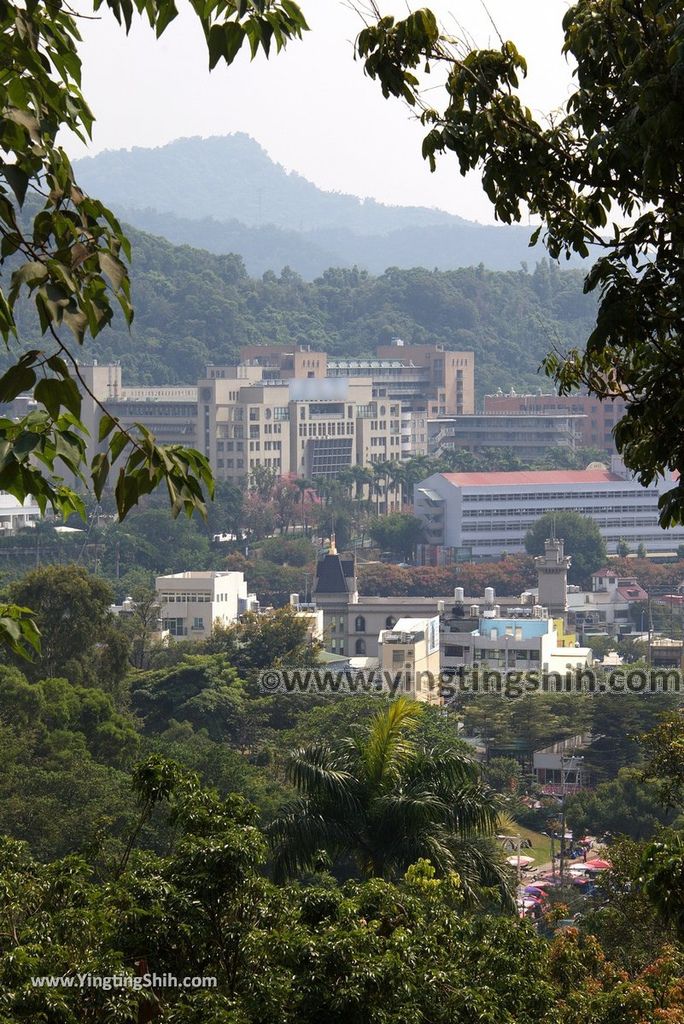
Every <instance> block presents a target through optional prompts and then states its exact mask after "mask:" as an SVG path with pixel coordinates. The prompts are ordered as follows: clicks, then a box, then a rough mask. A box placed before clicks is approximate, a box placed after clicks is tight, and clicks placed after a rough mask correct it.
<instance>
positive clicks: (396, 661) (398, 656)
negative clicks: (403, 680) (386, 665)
mask: <svg viewBox="0 0 684 1024" xmlns="http://www.w3.org/2000/svg"><path fill="white" fill-rule="evenodd" d="M392 664H393V665H403V664H404V651H403V649H399V650H398V651H392Z"/></svg>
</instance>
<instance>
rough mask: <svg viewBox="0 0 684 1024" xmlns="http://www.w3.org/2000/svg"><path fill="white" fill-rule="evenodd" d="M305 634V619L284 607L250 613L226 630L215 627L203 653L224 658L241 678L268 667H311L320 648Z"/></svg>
mask: <svg viewBox="0 0 684 1024" xmlns="http://www.w3.org/2000/svg"><path fill="white" fill-rule="evenodd" d="M307 630H308V625H307V621H306V619H304V618H303V617H302V616H299V615H297V612H296V610H295V609H294V608H292V607H291V606H290V605H286V606H285V607H284V608H278V609H276V610H275V611H273V612H270V613H269V614H267V615H257V614H255V613H254V612H250V613H248V614H247V615H244V616H243V617H242V618H241V620H240V621H239V622H235V623H233V624H232V625H230V626H217V627H216V628H215V629H214V632H213V633H212V636H211V638H210V639H209V640H207V641H205V642H204V644H203V649H204V650H206V651H212V652H220V653H221V654H223V655H225V657H226V658H227V659H228V661H229V662H230V664H231V665H232V666H233V667H234V668H235V669H236V671H237V672H238V674H239V675H240V676H242V677H246V676H247V674H248V673H250V672H254V671H255V670H257V671H258V670H259V669H265V668H271V667H272V666H276V667H277V666H279V665H290V666H292V665H295V666H297V667H301V666H303V665H312V664H316V663H317V655H318V652H319V650H320V645H319V644H317V643H315V642H309V639H308V635H307Z"/></svg>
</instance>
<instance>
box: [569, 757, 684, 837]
mask: <svg viewBox="0 0 684 1024" xmlns="http://www.w3.org/2000/svg"><path fill="white" fill-rule="evenodd" d="M566 813H567V820H568V822H569V824H570V827H571V828H572V829H573V830H574V831H575V832H576V833H577V834H579V835H587V834H589V835H597V834H598V835H603V834H604V833H609V834H610V835H615V836H617V835H624V836H629V837H630V838H632V839H650V838H651V837H652V836H653V835H654V834H655V833H656V831H657V830H658V829H659V828H660V827H661V826H662V825H665V824H668V823H669V822H671V821H672V820H673V817H674V816H673V815H672V814H671V813H668V812H667V811H666V810H665V808H663V807H662V806H660V805H659V804H658V801H657V787H656V786H655V785H654V783H652V782H645V781H644V779H643V777H642V773H641V771H640V769H638V768H621V769H620V771H619V772H618V775H617V778H615V779H612V780H611V781H610V782H602V783H600V784H599V785H598V786H597V787H596V789H595V790H593V791H592V790H583V791H581V792H579V793H576V794H574V795H573V796H571V797H568V799H567V812H566Z"/></svg>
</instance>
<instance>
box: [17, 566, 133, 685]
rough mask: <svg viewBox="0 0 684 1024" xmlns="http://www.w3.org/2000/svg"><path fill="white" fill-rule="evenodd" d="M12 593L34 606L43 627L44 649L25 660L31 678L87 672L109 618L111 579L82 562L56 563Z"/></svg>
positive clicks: (26, 578)
mask: <svg viewBox="0 0 684 1024" xmlns="http://www.w3.org/2000/svg"><path fill="white" fill-rule="evenodd" d="M11 596H12V600H13V602H14V603H15V604H17V605H19V606H25V607H29V608H32V609H34V611H35V614H36V622H37V623H38V627H39V629H40V632H41V650H40V654H39V655H38V656H37V657H36V658H35V659H34V661H33V662H32V663H30V664H25V665H23V667H24V669H25V671H26V672H27V674H28V675H29V676H30V678H32V679H39V678H41V677H45V676H59V675H66V676H69V675H71V674H73V673H76V674H77V675H78V676H79V677H84V675H85V677H87V676H88V674H89V671H90V672H92V669H93V656H94V655H95V653H96V645H97V644H99V643H101V642H102V641H103V639H105V633H106V632H107V630H108V625H109V622H110V613H109V606H110V604H111V603H112V601H113V594H112V591H111V588H110V586H109V584H107V583H105V582H104V581H103V580H101V579H97V577H95V576H91V575H90V574H89V573H88V572H87V571H86V570H85V569H83V568H81V567H80V566H77V565H65V566H56V565H51V566H44V567H43V568H41V569H34V570H33V572H30V573H27V575H26V576H24V577H23V578H22V579H21V580H18V581H17V582H16V583H14V584H13V585H12V587H11Z"/></svg>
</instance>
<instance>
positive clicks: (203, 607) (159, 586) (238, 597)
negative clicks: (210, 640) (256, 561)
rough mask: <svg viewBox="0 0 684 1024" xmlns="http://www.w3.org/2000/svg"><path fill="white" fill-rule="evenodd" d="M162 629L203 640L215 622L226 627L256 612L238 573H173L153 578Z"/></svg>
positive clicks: (241, 576) (253, 602)
mask: <svg viewBox="0 0 684 1024" xmlns="http://www.w3.org/2000/svg"><path fill="white" fill-rule="evenodd" d="M155 589H156V592H157V600H158V602H159V615H160V618H161V625H162V631H163V632H167V633H168V634H169V636H171V637H174V638H179V639H181V638H186V639H193V640H204V639H206V638H207V637H209V636H210V635H211V631H212V629H213V627H214V624H215V623H218V624H220V625H222V626H227V625H229V624H230V623H231V622H235V620H236V619H237V618H238V617H239V616H240V615H242V614H243V613H244V612H247V611H256V610H257V609H258V603H257V599H256V595H255V594H249V593H248V592H247V583H246V581H245V577H244V574H243V573H241V572H210V571H207V572H176V573H172V574H170V575H168V576H157V579H156V581H155Z"/></svg>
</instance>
